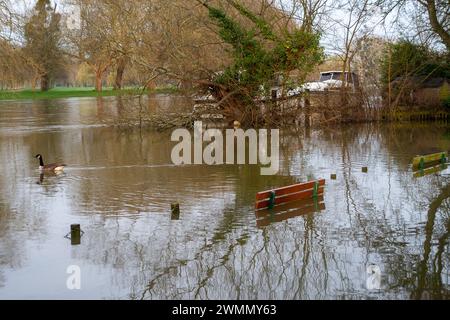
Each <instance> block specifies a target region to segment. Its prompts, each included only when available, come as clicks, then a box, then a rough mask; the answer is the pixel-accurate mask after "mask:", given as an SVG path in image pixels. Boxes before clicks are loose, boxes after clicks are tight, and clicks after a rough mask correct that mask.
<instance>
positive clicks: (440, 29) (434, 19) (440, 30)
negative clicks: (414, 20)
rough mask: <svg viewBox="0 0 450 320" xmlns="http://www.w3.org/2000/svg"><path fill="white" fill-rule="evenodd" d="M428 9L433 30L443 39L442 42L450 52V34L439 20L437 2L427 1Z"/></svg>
mask: <svg viewBox="0 0 450 320" xmlns="http://www.w3.org/2000/svg"><path fill="white" fill-rule="evenodd" d="M426 8H427V11H428V18H429V20H430V24H431V28H432V29H433V31H434V32H435V33H436V34H437V35H438V36H439V37H440V38H441V39H442V42H443V43H444V44H445V46H446V47H447V50H448V51H450V34H449V33H448V31H447V30H445V28H444V26H443V24H442V23H441V22H440V21H439V19H438V13H437V10H436V1H435V0H427V1H426Z"/></svg>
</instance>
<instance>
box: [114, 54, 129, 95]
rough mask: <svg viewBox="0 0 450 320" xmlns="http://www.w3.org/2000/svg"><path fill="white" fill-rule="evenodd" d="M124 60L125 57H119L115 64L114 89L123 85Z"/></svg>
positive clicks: (118, 88)
mask: <svg viewBox="0 0 450 320" xmlns="http://www.w3.org/2000/svg"><path fill="white" fill-rule="evenodd" d="M126 64H127V63H126V61H125V58H121V59H119V62H118V64H117V72H116V79H115V81H114V90H120V89H122V86H123V74H124V72H125V67H126Z"/></svg>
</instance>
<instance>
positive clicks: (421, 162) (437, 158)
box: [412, 152, 448, 170]
mask: <svg viewBox="0 0 450 320" xmlns="http://www.w3.org/2000/svg"><path fill="white" fill-rule="evenodd" d="M447 160H448V153H447V152H439V153H433V154H427V155H423V156H416V157H414V158H413V161H412V165H413V170H423V169H425V167H429V166H433V165H436V164H445V163H446V162H447Z"/></svg>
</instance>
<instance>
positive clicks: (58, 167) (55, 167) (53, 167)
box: [36, 154, 66, 171]
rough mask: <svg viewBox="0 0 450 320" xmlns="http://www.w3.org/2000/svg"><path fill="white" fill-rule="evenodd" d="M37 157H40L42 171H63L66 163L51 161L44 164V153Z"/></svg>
mask: <svg viewBox="0 0 450 320" xmlns="http://www.w3.org/2000/svg"><path fill="white" fill-rule="evenodd" d="M36 158H38V159H39V169H40V170H41V171H62V170H64V167H65V166H66V165H65V164H62V163H50V164H45V165H44V160H43V159H42V155H40V154H37V155H36Z"/></svg>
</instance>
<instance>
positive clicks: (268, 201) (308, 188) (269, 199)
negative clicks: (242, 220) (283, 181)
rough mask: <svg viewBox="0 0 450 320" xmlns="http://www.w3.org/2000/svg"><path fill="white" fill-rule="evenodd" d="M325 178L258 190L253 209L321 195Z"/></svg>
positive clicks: (271, 206) (269, 207)
mask: <svg viewBox="0 0 450 320" xmlns="http://www.w3.org/2000/svg"><path fill="white" fill-rule="evenodd" d="M324 186H325V179H320V180H315V181H309V182H305V183H298V184H294V185H291V186H287V187H282V188H278V189H273V190H267V191H262V192H258V193H257V194H256V204H255V209H256V210H261V209H267V208H268V209H271V208H273V207H274V206H277V205H280V204H284V203H287V202H291V201H297V200H303V199H310V198H314V197H319V196H320V195H323V192H324Z"/></svg>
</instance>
